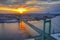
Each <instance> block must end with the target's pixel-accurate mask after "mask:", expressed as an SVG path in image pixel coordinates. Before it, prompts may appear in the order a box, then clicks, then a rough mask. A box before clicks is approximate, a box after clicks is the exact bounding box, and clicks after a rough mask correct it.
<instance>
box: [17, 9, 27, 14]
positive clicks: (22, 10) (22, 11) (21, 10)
mask: <svg viewBox="0 0 60 40" xmlns="http://www.w3.org/2000/svg"><path fill="white" fill-rule="evenodd" d="M26 11H27V9H26V8H18V12H19V13H20V14H23V13H24V12H26Z"/></svg>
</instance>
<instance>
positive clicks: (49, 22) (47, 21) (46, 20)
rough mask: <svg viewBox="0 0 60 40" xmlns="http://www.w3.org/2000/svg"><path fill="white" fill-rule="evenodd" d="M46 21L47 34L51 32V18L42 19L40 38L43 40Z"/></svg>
mask: <svg viewBox="0 0 60 40" xmlns="http://www.w3.org/2000/svg"><path fill="white" fill-rule="evenodd" d="M46 23H48V24H49V27H48V28H49V29H48V34H49V35H50V34H51V19H47V18H46V19H44V23H43V32H42V40H45V27H46Z"/></svg>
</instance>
